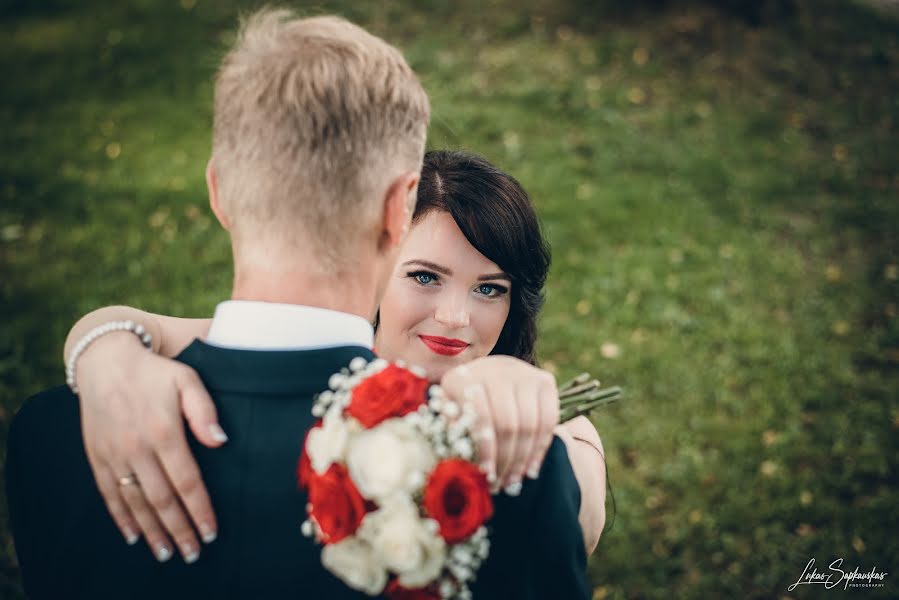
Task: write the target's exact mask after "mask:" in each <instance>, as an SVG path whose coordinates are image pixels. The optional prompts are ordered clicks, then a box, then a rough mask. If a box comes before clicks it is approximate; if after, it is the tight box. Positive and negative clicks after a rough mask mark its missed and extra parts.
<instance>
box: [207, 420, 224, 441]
mask: <svg viewBox="0 0 899 600" xmlns="http://www.w3.org/2000/svg"><path fill="white" fill-rule="evenodd" d="M209 435H211V436H212V439H214V440H215V441H217V442H227V441H228V434H226V433H225V430H224V429H222V428H221V426H220V425H219V424H218V423H213V424H212V425H210V426H209Z"/></svg>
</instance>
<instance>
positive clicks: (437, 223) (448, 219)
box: [375, 210, 512, 381]
mask: <svg viewBox="0 0 899 600" xmlns="http://www.w3.org/2000/svg"><path fill="white" fill-rule="evenodd" d="M511 287H512V283H511V280H510V279H509V276H508V275H506V274H505V273H503V271H502V269H500V268H499V267H498V266H497V265H496V264H495V263H494V262H492V261H491V260H490V259H488V258H487V257H486V256H484V255H483V254H481V253H480V252H478V251H477V250H476V249H475V247H474V246H472V245H471V244H470V243H469V242H468V240H467V239H465V236H464V235H463V234H462V231H461V230H460V229H459V226H458V225H456V222H455V221H454V220H453V218H452V216H450V215H449V214H448V213H446V212H444V211H441V210H434V211H431V212H430V213H428V214H427V215H425V216H424V217H423V218H421V219H420V220H419V221H418V222H417V223H416V224H415V225H414V226H413V227H412V229H411V230H410V231H409V235H408V237H407V238H406V241H405V243H404V244H403V247H402V249H401V250H400V258H399V261H398V263H397V268H396V270H395V271H394V274H393V277H392V278H391V280H390V282H389V283H388V284H387V290H386V291H385V293H384V298H383V300H382V301H381V308H380V324H379V325H378V331H377V334H376V337H375V347H376V348H377V351H378V354H379V355H380V356H382V357H384V358H387V359H388V360H405V361H406V362H408V363H409V364H411V365H418V366H420V367H423V368H424V369H425V370H426V371H427V372H428V377H429V378H430V379H431V381H439V380H440V378H441V377H443V374H444V373H445V372H446V371H448V370H449V369H451V368H453V367H455V366H457V365H460V364H462V363H466V362H468V361H470V360H473V359H475V358H479V357H482V356H486V355H488V354H490V351H491V350H493V347H494V346H495V345H496V342H497V340H498V339H499V334H500V332H501V331H502V329H503V325H504V324H505V322H506V318H507V317H508V316H509V306H510V296H509V294H510V292H511Z"/></svg>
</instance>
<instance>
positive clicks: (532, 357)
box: [412, 150, 550, 364]
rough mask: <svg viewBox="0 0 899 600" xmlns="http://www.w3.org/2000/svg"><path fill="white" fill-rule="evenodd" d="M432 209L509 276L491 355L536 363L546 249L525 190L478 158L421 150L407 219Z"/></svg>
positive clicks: (546, 266)
mask: <svg viewBox="0 0 899 600" xmlns="http://www.w3.org/2000/svg"><path fill="white" fill-rule="evenodd" d="M433 210H442V211H444V212H446V213H448V214H449V215H450V216H452V217H453V220H454V221H455V222H456V225H458V226H459V229H460V230H462V233H463V234H464V235H465V238H466V239H467V240H468V242H469V243H470V244H471V245H472V246H474V247H475V248H476V249H477V251H478V252H480V253H481V254H483V255H484V256H486V257H487V258H489V259H490V260H491V261H493V262H495V263H496V264H497V265H498V266H499V268H500V269H502V270H503V271H505V272H506V274H507V275H509V277H510V278H511V279H512V289H511V291H510V294H511V307H510V309H509V316H508V318H506V323H505V325H504V326H503V330H502V332H501V333H500V335H499V339H498V340H497V342H496V346H494V348H493V350H492V351H491V354H505V355H509V356H515V357H517V358H520V359H522V360H525V361H527V362H529V363H531V364H536V362H537V361H536V352H535V344H536V341H537V314H538V313H539V312H540V309H541V307H542V306H543V300H544V296H543V286H544V284H545V283H546V275H547V272H548V271H549V265H550V251H549V246H548V245H547V243H546V241H545V240H544V239H543V234H542V233H541V231H540V223H539V221H538V220H537V213H536V212H535V211H534V206H533V204H531V200H530V198H529V197H528V195H527V192H525V191H524V188H523V187H521V184H520V183H518V181H516V180H515V178H514V177H512V176H511V175H508V174H506V173H503V172H502V171H501V170H499V169H498V168H496V167H495V166H494V165H492V164H490V162H488V161H487V160H486V159H484V158H482V157H480V156H477V155H475V154H469V153H467V152H460V151H452V150H432V151H430V152H428V153H427V154H425V158H424V164H423V166H422V170H421V182H420V183H419V185H418V204H417V205H416V207H415V213H414V215H413V216H412V222H413V223H415V222H417V221H418V220H419V219H421V218H422V217H424V216H425V215H427V214H428V213H429V212H431V211H433Z"/></svg>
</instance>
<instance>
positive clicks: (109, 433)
mask: <svg viewBox="0 0 899 600" xmlns="http://www.w3.org/2000/svg"><path fill="white" fill-rule="evenodd" d="M122 320H131V321H134V322H135V323H139V324H141V325H143V326H144V328H145V329H146V330H147V331H148V333H149V334H150V335H151V336H152V338H153V349H154V350H155V351H156V352H158V353H159V354H157V353H154V352H149V351H148V350H147V349H146V348H145V347H144V345H143V344H142V343H141V341H140V340H139V339H138V338H137V336H136V335H134V334H133V333H131V332H128V331H117V332H113V333H108V334H106V335H103V336H101V337H99V338H97V339H95V340H94V341H93V342H92V343H91V344H90V345H89V346H88V347H87V348H85V349H84V351H83V352H82V353H81V355H80V356H79V357H78V358H77V365H76V372H75V378H76V385H77V387H78V390H79V391H78V395H79V397H80V407H81V423H82V431H83V435H84V447H85V451H86V453H87V458H88V461H89V462H90V465H91V469H92V471H93V473H94V478H95V479H96V481H97V487H98V488H99V490H100V493H101V494H102V496H103V499H104V501H105V502H106V506H107V508H108V509H109V512H110V515H111V516H112V518H113V520H114V521H115V523H116V525H118V527H119V529H120V531H121V532H122V535H123V536H124V537H125V539H126V540H127V541H128V543H135V542H137V540H138V539H139V534H142V535H143V537H144V539H145V540H146V542H147V544H148V545H149V547H150V549H151V550H152V551H153V553H154V554H155V555H156V557H157V559H159V560H160V561H165V560H168V559H169V558H171V556H172V555H173V553H174V552H175V551H180V553H181V555H182V556H183V557H184V560H185V561H186V562H188V563H190V562H193V561H195V560H196V559H197V558H198V557H199V552H200V545H199V543H198V538H202V539H203V541H205V542H211V541H212V540H214V539H215V536H216V532H217V529H218V526H217V524H216V519H215V514H214V513H213V510H212V504H211V502H210V501H209V495H208V494H207V492H206V488H205V486H204V485H203V480H202V477H201V474H200V471H199V468H198V467H197V464H196V460H195V459H194V457H193V454H192V453H191V451H190V447H189V446H188V442H187V435H186V432H185V427H184V423H185V420H186V421H187V424H188V426H189V427H190V430H191V432H193V434H194V436H195V437H196V438H197V439H198V440H199V441H200V443H202V444H203V445H205V446H208V447H210V448H214V447H218V446H221V445H222V444H223V443H224V442H226V441H227V436H226V435H225V432H224V431H222V428H221V427H220V426H219V424H218V417H217V414H216V410H215V405H214V404H213V402H212V399H211V398H210V397H209V394H208V392H207V391H206V389H205V388H204V387H203V383H202V382H201V381H200V378H199V377H198V376H197V374H196V372H195V371H194V370H193V369H191V368H190V367H188V366H187V365H185V364H182V363H179V362H176V361H173V360H171V359H170V358H166V356H175V355H176V354H178V353H179V352H180V351H181V350H182V349H183V347H184V346H186V345H187V344H189V343H190V342H191V341H192V340H193V339H194V338H196V337H197V336H202V335H204V334H205V333H206V332H207V331H208V329H209V324H210V321H209V319H177V318H174V317H165V316H160V315H152V314H150V313H145V312H142V311H139V310H137V309H134V308H129V307H126V306H112V307H107V308H102V309H99V310H96V311H94V312H92V313H90V314H89V315H87V316H85V317H84V318H82V319H81V320H80V321H78V323H77V324H76V325H75V327H74V328H73V329H72V331H71V332H70V333H69V337H68V339H67V341H66V347H65V356H66V357H68V356H69V353H70V352H72V348H73V347H74V346H75V344H77V343H78V340H80V339H82V338H83V336H84V335H86V334H87V333H88V332H89V331H90V330H92V329H93V328H94V327H98V326H100V325H103V324H104V323H108V322H110V321H122ZM160 354H161V355H162V356H161V355H160ZM173 541H174V545H173V544H172V542H173Z"/></svg>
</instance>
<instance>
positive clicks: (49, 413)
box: [8, 385, 78, 446]
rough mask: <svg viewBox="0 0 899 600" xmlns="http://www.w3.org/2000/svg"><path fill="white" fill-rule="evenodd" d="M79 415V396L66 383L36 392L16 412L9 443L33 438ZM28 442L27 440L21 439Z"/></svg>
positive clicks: (11, 425) (10, 429)
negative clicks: (42, 431) (40, 432)
mask: <svg viewBox="0 0 899 600" xmlns="http://www.w3.org/2000/svg"><path fill="white" fill-rule="evenodd" d="M73 416H74V417H77V416H78V397H77V396H76V395H75V394H73V393H72V390H70V389H69V388H68V386H65V385H59V386H56V387H52V388H48V389H46V390H43V391H41V392H38V393H37V394H34V395H33V396H31V397H30V398H28V399H27V400H25V402H23V403H22V406H21V407H20V408H19V410H18V411H17V412H16V414H15V416H14V417H13V419H12V423H11V424H10V428H9V437H8V440H9V442H8V443H9V445H10V446H12V445H13V444H14V443H18V442H19V440H20V438H22V437H26V436H27V438H32V436H33V435H35V434H37V433H38V432H39V431H41V430H46V429H48V428H49V429H52V428H53V427H54V426H58V425H59V424H60V423H61V422H64V421H66V420H67V419H70V418H71V417H73ZM21 441H22V442H26V441H27V439H26V440H21Z"/></svg>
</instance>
